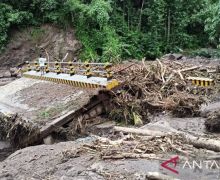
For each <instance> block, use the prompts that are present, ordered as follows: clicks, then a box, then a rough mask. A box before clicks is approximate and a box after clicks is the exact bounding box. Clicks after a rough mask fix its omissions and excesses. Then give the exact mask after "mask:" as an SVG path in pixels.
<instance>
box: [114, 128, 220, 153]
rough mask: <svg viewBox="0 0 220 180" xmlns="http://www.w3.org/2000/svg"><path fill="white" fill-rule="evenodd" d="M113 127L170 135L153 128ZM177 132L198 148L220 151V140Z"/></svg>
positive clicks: (147, 134) (151, 134) (146, 133)
mask: <svg viewBox="0 0 220 180" xmlns="http://www.w3.org/2000/svg"><path fill="white" fill-rule="evenodd" d="M113 129H114V131H116V132H124V133H132V134H137V135H145V136H155V137H156V136H165V135H168V133H164V132H161V131H151V130H146V129H137V128H126V127H119V126H115V127H114V128H113ZM176 134H179V135H182V136H183V137H184V138H185V139H186V141H187V142H188V143H189V144H191V145H193V146H194V147H196V148H203V149H208V150H212V151H215V152H220V141H218V140H215V139H208V138H200V137H195V136H192V135H190V134H187V133H184V132H181V131H179V132H178V133H176ZM184 153H186V152H184Z"/></svg>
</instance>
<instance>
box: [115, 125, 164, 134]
mask: <svg viewBox="0 0 220 180" xmlns="http://www.w3.org/2000/svg"><path fill="white" fill-rule="evenodd" d="M113 130H114V131H116V132H124V133H133V134H139V135H144V136H164V135H167V133H164V132H161V131H151V130H147V129H137V128H127V127H120V126H115V127H114V128H113Z"/></svg>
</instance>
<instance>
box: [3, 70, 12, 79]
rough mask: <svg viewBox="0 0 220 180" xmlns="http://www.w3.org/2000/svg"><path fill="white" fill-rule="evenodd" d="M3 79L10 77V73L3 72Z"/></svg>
mask: <svg viewBox="0 0 220 180" xmlns="http://www.w3.org/2000/svg"><path fill="white" fill-rule="evenodd" d="M3 77H6V78H10V77H11V73H10V71H5V73H4V74H3Z"/></svg>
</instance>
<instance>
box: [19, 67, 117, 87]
mask: <svg viewBox="0 0 220 180" xmlns="http://www.w3.org/2000/svg"><path fill="white" fill-rule="evenodd" d="M23 76H24V77H27V78H33V79H40V80H46V81H52V82H56V83H62V84H68V85H71V86H76V87H83V88H106V89H112V88H114V87H115V86H118V81H116V80H110V81H108V80H107V78H104V77H89V78H88V77H87V76H84V75H73V76H70V75H69V74H57V73H54V72H49V73H45V74H44V75H41V72H36V71H28V72H25V73H24V74H23Z"/></svg>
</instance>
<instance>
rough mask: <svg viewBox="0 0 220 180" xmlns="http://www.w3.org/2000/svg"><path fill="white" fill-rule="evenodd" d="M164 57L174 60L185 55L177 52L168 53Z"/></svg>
mask: <svg viewBox="0 0 220 180" xmlns="http://www.w3.org/2000/svg"><path fill="white" fill-rule="evenodd" d="M162 58H163V59H166V60H173V61H175V60H180V59H182V58H183V55H182V54H176V53H174V54H166V55H164V56H163V57H162Z"/></svg>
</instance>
